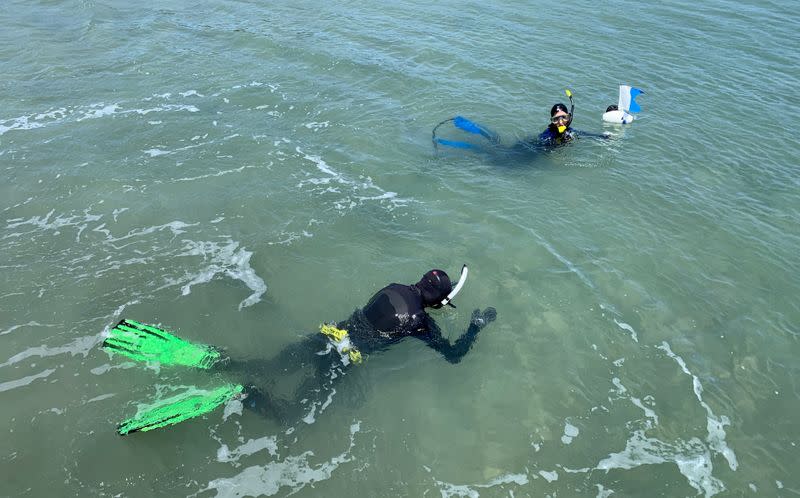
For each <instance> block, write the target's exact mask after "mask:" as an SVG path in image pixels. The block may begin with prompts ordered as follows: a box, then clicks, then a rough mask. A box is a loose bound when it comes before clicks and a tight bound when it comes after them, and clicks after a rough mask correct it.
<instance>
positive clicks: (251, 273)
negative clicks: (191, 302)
mask: <svg viewBox="0 0 800 498" xmlns="http://www.w3.org/2000/svg"><path fill="white" fill-rule="evenodd" d="M184 242H185V246H184V252H182V253H181V254H179V256H202V257H203V259H204V260H206V261H207V262H208V266H206V268H205V269H203V270H202V271H200V272H199V273H195V274H190V275H186V276H185V277H184V278H183V279H182V280H183V281H184V282H186V283H184V285H183V287H182V288H181V291H182V294H183V295H184V296H186V295H188V294H189V293H191V288H192V286H193V285H197V284H204V283H208V282H210V281H211V280H212V279H213V278H214V277H216V276H217V275H225V276H227V277H229V278H232V279H234V280H241V281H242V282H243V283H244V284H245V285H246V286H247V287H248V288H249V289H250V290H251V291H253V293H252V294H250V296H248V297H247V299H245V300H244V301H242V302H241V303H239V309H242V308H244V307H247V306H252V305H254V304H255V303H257V302H259V301H260V300H261V296H262V295H264V293H265V292H266V291H267V284H265V283H264V281H263V280H262V279H261V277H259V276H258V275H257V274H256V272H255V270H253V268H252V267H251V266H250V257H251V256H252V255H253V253H252V252H250V251H247V250H245V249H244V248H240V247H239V243H238V242H234V241H232V240H230V239H229V240H227V241H226V242H224V243H223V244H220V243H217V242H195V241H191V240H186V241H184Z"/></svg>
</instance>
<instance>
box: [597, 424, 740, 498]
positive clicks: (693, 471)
mask: <svg viewBox="0 0 800 498" xmlns="http://www.w3.org/2000/svg"><path fill="white" fill-rule="evenodd" d="M661 463H674V464H675V465H677V466H678V470H679V471H680V473H681V474H683V475H684V476H685V477H686V479H687V480H688V481H689V485H690V486H692V487H693V488H694V489H695V490H697V492H698V493H704V494H705V496H707V497H709V496H713V495H715V494H717V493H720V492H722V491H724V490H725V486H724V485H723V484H722V481H720V480H719V479H717V478H715V477H714V476H713V475H712V470H713V464H712V462H711V454H710V452H709V451H708V448H707V447H706V446H705V445H704V444H703V442H702V441H700V440H699V439H697V438H692V439H691V440H690V441H688V442H681V441H679V442H677V443H674V444H669V443H665V442H663V441H660V440H658V439H655V438H648V437H647V436H646V435H645V433H644V430H638V431H635V432H634V433H633V434H632V435H631V437H630V439H628V441H627V443H626V445H625V449H624V450H623V451H621V452H619V453H611V454H609V455H608V457H606V458H605V459H603V460H601V461H600V462H599V463H598V464H597V466H596V467H595V468H596V469H598V470H605V471H608V470H611V469H623V470H628V469H632V468H635V467H639V466H641V465H655V464H661Z"/></svg>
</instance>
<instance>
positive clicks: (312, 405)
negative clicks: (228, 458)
mask: <svg viewBox="0 0 800 498" xmlns="http://www.w3.org/2000/svg"><path fill="white" fill-rule="evenodd" d="M495 314H496V313H495V311H494V309H493V308H487V310H485V311H484V312H483V313H481V312H480V311H479V310H477V309H476V310H475V311H474V312H473V313H472V317H471V319H470V324H469V327H468V328H467V330H466V331H465V332H464V333H463V334H462V335H461V337H459V338H458V340H456V342H455V343H451V342H450V341H449V340H447V339H446V338H444V337H443V336H442V332H441V330H440V329H439V327H438V326H437V325H436V322H434V320H433V318H431V316H430V315H429V314H428V313H427V312H425V309H424V300H423V297H422V294H421V292H420V291H419V289H418V288H417V287H416V286H414V285H401V284H390V285H387V286H386V287H384V288H383V289H381V290H379V291H378V292H377V293H375V295H374V296H372V299H370V300H369V302H368V303H367V305H366V306H364V308H363V309H359V310H356V311H355V312H353V314H352V315H350V317H349V318H348V319H347V320H345V321H342V322H339V323H338V324H337V328H340V329H344V330H347V331H348V335H349V337H350V341H351V343H352V345H353V346H355V347H356V348H357V349H358V350H359V352H360V353H361V354H362V355H363V357H365V358H366V356H367V355H370V354H372V353H376V352H378V351H382V350H384V349H386V348H387V347H389V346H390V345H391V344H394V343H396V342H398V341H400V340H401V339H403V338H404V337H416V338H418V339H421V340H423V341H424V342H425V343H426V344H427V345H428V346H430V347H431V348H433V349H434V350H436V351H438V352H439V353H441V354H442V356H444V358H445V359H446V360H447V361H449V362H450V363H458V362H460V361H461V359H462V358H463V357H464V355H465V354H467V352H468V351H469V349H470V348H471V347H472V344H473V343H474V342H475V339H476V337H477V335H478V332H479V331H480V330H481V329H482V328H483V327H484V326H486V325H487V324H488V323H489V322H491V321H492V320H494V317H495ZM348 363H349V362H348V361H346V360H345V359H344V358H343V356H342V355H340V354H339V353H338V352H337V350H336V348H335V347H333V345H332V344H331V343H330V341H329V339H328V338H327V337H326V336H325V335H323V334H321V333H319V332H318V333H315V334H311V335H308V336H306V337H305V338H304V339H303V340H301V341H299V342H295V343H292V344H290V345H288V346H286V347H285V348H284V349H283V350H282V351H281V352H280V353H278V354H277V355H275V356H274V357H273V358H271V359H269V360H245V361H237V360H232V359H231V360H227V362H226V363H225V364H226V365H227V368H226V370H228V371H231V372H237V377H243V378H244V379H247V380H250V381H252V383H251V384H248V387H247V394H248V397H247V400H246V403H245V405H246V406H248V407H249V408H251V409H254V410H255V411H257V412H260V413H262V414H264V415H266V416H269V417H270V418H275V419H277V420H279V421H280V422H282V423H289V422H291V421H294V420H296V419H297V418H298V417H299V415H302V413H306V417H308V416H309V415H308V413H311V414H312V415H313V413H314V412H315V410H316V409H317V408H319V409H320V410H321V409H323V408H324V407H325V406H327V403H326V401H325V397H329V396H331V393H332V392H333V389H332V387H333V384H334V383H335V382H338V380H339V379H341V378H342V377H343V376H344V374H345V367H346V366H347V364H348ZM356 368H358V367H356ZM300 370H306V375H304V377H303V380H302V381H301V382H300V384H299V385H298V386H297V388H296V389H294V395H293V398H294V399H292V400H279V399H275V397H273V396H272V395H270V393H269V392H268V391H269V387H268V385H267V386H265V385H264V383H265V382H266V384H273V385H274V383H275V382H276V381H277V380H278V379H280V378H282V377H286V376H287V375H289V374H292V373H295V372H297V371H300Z"/></svg>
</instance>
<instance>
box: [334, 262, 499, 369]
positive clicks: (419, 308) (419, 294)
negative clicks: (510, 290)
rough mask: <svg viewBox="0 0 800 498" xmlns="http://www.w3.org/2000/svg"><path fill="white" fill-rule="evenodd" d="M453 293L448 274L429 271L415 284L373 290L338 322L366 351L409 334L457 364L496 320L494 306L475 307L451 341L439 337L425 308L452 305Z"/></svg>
mask: <svg viewBox="0 0 800 498" xmlns="http://www.w3.org/2000/svg"><path fill="white" fill-rule="evenodd" d="M465 271H466V267H465V270H464V273H462V279H464V278H466V273H465ZM462 284H463V283H462ZM456 292H457V290H456ZM454 294H455V293H454V292H453V286H452V284H451V283H450V277H449V276H448V275H447V273H446V272H444V271H443V270H430V271H429V272H427V273H425V275H423V276H422V278H421V279H420V281H419V282H417V283H416V284H413V285H402V284H389V285H387V286H386V287H384V288H383V289H381V290H379V291H378V292H377V293H375V295H374V296H372V299H370V300H369V302H368V303H367V305H366V306H364V308H363V309H361V310H360V311H356V312H355V313H354V314H353V316H351V317H350V319H349V320H347V321H346V322H343V323H341V324H339V325H340V326H341V327H342V328H346V329H348V330H349V331H350V337H351V338H352V341H353V343H354V344H355V345H356V346H357V347H358V348H359V350H362V351H365V352H371V351H376V350H380V349H384V348H385V347H386V346H388V345H389V344H391V343H393V342H397V341H398V340H400V339H402V338H403V337H408V336H411V337H416V338H418V339H421V340H423V341H425V343H426V344H427V345H428V346H430V347H431V348H433V349H435V350H436V351H438V352H439V353H441V354H442V356H444V358H445V359H446V360H447V361H449V362H450V363H458V362H459V361H461V358H463V357H464V355H465V354H467V351H469V349H470V347H472V343H473V342H474V341H475V338H476V337H477V335H478V332H479V331H480V330H481V329H482V328H483V327H484V326H486V325H487V324H488V323H489V322H491V321H493V320H494V319H495V317H496V316H497V312H496V311H495V309H494V308H486V309H485V310H484V311H483V312H482V313H481V312H480V310H477V309H476V310H475V311H473V313H472V318H471V320H470V325H469V328H467V330H466V332H464V334H462V336H461V337H460V338H459V339H458V340H456V342H455V343H453V344H451V343H450V341H448V340H447V339H445V338H444V337H442V332H441V330H440V329H439V327H438V325H436V322H435V321H434V320H433V318H431V316H430V315H429V314H428V313H427V312H426V311H425V308H434V309H439V308H441V307H442V306H444V305H449V306H453V304H452V303H451V302H450V299H452V295H454ZM453 307H455V306H453Z"/></svg>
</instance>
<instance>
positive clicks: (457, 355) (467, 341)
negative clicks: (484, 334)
mask: <svg viewBox="0 0 800 498" xmlns="http://www.w3.org/2000/svg"><path fill="white" fill-rule="evenodd" d="M427 321H428V324H427V325H428V327H427V328H428V331H427V333H425V334H422V335H415V336H414V337H416V338H418V339H422V340H423V341H425V343H426V344H427V345H428V346H429V347H431V348H433V349H435V350H436V351H438V352H439V353H441V354H442V356H444V359H445V360H447V361H449V362H450V363H453V364H455V363H458V362H460V361H461V358H463V357H464V355H465V354H467V352H468V351H469V350H470V348H471V347H472V344H473V343H474V342H475V339H476V338H477V337H478V332H480V330H481V326H480V325H478V324H477V323H475V322H472V323H470V324H469V328H467V331H466V332H464V333H463V334H461V337H459V338H458V339H457V340H456V342H455V343H452V344H451V343H450V341H449V340H448V339H446V338H445V337H443V336H442V331H441V330H440V329H439V326H438V325H436V322H434V321H433V319H431V318H430V317H429V318H428V320H427Z"/></svg>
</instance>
